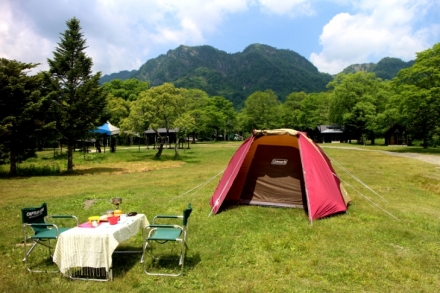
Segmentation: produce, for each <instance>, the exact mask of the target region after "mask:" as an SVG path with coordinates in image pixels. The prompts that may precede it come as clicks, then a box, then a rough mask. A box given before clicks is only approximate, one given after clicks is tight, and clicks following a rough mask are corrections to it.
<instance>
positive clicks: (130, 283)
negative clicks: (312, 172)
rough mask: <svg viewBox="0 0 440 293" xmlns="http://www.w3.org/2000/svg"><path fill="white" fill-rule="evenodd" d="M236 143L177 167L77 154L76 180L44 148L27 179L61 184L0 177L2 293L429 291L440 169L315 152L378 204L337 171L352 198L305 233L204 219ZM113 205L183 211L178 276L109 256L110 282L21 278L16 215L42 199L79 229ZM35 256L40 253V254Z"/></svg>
mask: <svg viewBox="0 0 440 293" xmlns="http://www.w3.org/2000/svg"><path fill="white" fill-rule="evenodd" d="M239 145H240V143H238V142H229V143H198V144H196V145H191V149H185V150H183V149H182V150H180V158H179V159H178V160H176V159H174V151H173V150H165V151H164V154H163V156H162V158H161V159H160V160H156V159H154V154H155V150H152V149H150V150H146V149H145V148H142V149H141V150H140V151H139V150H138V148H137V147H133V148H122V147H121V148H119V149H118V150H117V151H116V153H105V154H104V153H101V154H96V153H91V154H87V155H85V156H84V155H83V154H82V153H75V158H74V164H75V165H76V166H75V168H74V169H75V174H73V175H63V172H62V171H63V170H64V169H65V165H66V161H67V160H66V158H65V157H63V155H59V156H57V157H56V158H53V151H47V152H42V153H40V154H39V158H38V159H33V160H30V161H29V162H27V163H24V164H22V165H21V166H20V167H21V168H22V170H31V171H32V172H31V174H37V173H38V171H39V170H40V171H41V172H42V173H48V174H52V173H53V174H55V173H57V172H58V171H61V174H60V175H45V176H22V177H18V178H8V177H7V176H2V177H0V194H1V199H2V204H1V208H0V219H1V223H2V225H1V226H0V251H1V253H2V261H1V262H0V291H1V292H34V293H36V292H175V291H183V292H438V290H439V288H440V165H433V164H428V163H424V162H420V161H417V160H413V159H409V158H404V157H397V156H389V155H387V154H385V153H383V152H376V151H369V152H365V151H361V150H356V149H337V148H324V151H325V152H326V153H327V154H328V155H329V156H330V158H331V159H332V160H334V161H335V162H337V163H338V165H341V166H343V167H344V168H345V169H346V170H348V171H349V172H350V173H351V174H354V175H355V176H356V177H357V178H359V179H360V180H361V181H362V182H364V183H365V184H366V185H368V187H370V188H372V189H373V190H375V191H376V192H377V193H379V194H380V196H381V197H383V198H381V197H379V196H377V195H375V194H374V193H372V192H371V191H369V190H368V189H367V188H366V187H365V186H363V185H361V184H360V183H359V182H358V181H356V180H355V179H354V178H353V177H351V176H350V175H349V174H348V173H347V172H344V171H343V170H342V169H340V168H339V167H338V166H335V164H334V167H335V170H336V172H337V173H338V175H339V176H340V177H341V179H342V180H343V181H344V182H346V185H345V187H346V189H347V191H348V192H349V194H350V196H351V198H352V203H351V204H350V206H349V209H348V212H347V213H346V214H344V215H340V216H335V217H330V218H327V219H321V220H317V221H314V222H313V224H312V225H310V224H309V222H308V218H307V216H306V215H305V213H304V211H303V210H301V209H288V208H270V207H258V206H238V207H233V208H229V209H227V210H224V211H222V212H221V213H219V214H218V215H216V216H208V215H209V213H210V209H211V207H210V205H209V199H210V197H211V196H212V194H213V192H214V190H215V188H216V185H217V183H218V181H219V180H220V176H221V175H219V173H220V172H221V171H222V170H223V169H224V168H225V167H226V165H227V163H228V162H229V160H230V158H231V156H232V155H233V153H234V152H235V151H236V149H237V148H238V146H239ZM363 148H367V149H370V150H394V149H392V148H387V147H380V146H375V147H369V146H365V147H364V146H363ZM405 149H406V148H404V147H398V148H396V150H398V151H405ZM407 150H409V151H412V152H417V151H416V150H415V149H414V148H407ZM431 154H435V152H431ZM437 154H438V152H437ZM2 172H3V173H4V172H5V169H0V174H1V173H2ZM197 186H199V187H200V188H196V189H193V188H195V187H197ZM353 188H354V189H353ZM112 197H122V198H123V203H122V204H121V209H123V210H124V212H129V211H137V212H138V213H144V214H146V215H147V217H148V219H149V220H151V219H152V217H153V216H154V215H156V214H176V213H181V211H182V210H183V209H184V208H185V207H186V205H187V203H188V202H191V203H192V206H193V209H194V210H193V213H192V215H191V218H190V221H189V236H188V246H189V250H188V251H187V258H186V262H185V271H184V275H183V276H181V277H177V278H170V277H168V278H167V277H151V276H147V275H146V274H144V273H143V270H142V265H141V264H140V263H139V260H140V255H125V254H123V255H121V254H119V255H114V256H113V277H114V281H113V282H92V281H90V282H85V281H71V280H68V279H66V278H64V277H63V276H61V274H30V273H28V272H27V271H26V270H25V266H24V264H23V263H22V261H21V260H22V258H23V248H22V247H20V246H19V245H18V244H19V243H20V242H21V241H22V238H23V236H22V228H21V216H20V209H21V208H23V207H28V206H37V205H40V204H41V203H42V202H47V204H48V208H49V213H51V214H54V213H62V214H67V213H72V214H75V215H77V216H78V217H79V218H80V222H85V221H86V220H87V217H88V216H92V215H99V214H102V213H104V212H105V211H106V210H108V209H111V208H112V207H113V206H112V204H111V202H110V199H111V198H112ZM396 218H397V219H396ZM141 244H142V237H141V233H139V234H138V235H136V236H135V237H132V238H131V239H130V240H128V241H126V242H124V243H123V244H121V245H120V247H119V248H118V249H140V248H141ZM38 252H39V255H42V256H44V257H46V256H47V250H44V251H43V250H41V251H38ZM34 261H36V262H42V263H40V264H41V265H44V266H55V264H51V263H50V262H47V261H46V262H44V259H34Z"/></svg>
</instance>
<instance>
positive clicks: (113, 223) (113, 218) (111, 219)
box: [107, 216, 119, 225]
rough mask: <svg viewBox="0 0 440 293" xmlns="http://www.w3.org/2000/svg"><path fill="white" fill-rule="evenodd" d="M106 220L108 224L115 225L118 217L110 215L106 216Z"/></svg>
mask: <svg viewBox="0 0 440 293" xmlns="http://www.w3.org/2000/svg"><path fill="white" fill-rule="evenodd" d="M107 220H108V223H109V224H110V225H116V224H117V223H118V220H119V217H116V216H112V217H108V218H107Z"/></svg>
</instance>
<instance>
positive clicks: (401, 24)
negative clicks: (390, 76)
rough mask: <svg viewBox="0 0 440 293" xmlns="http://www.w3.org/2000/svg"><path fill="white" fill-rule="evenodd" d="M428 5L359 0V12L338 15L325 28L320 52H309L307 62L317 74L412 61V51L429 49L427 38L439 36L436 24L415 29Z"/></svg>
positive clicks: (398, 1) (400, 1)
mask: <svg viewBox="0 0 440 293" xmlns="http://www.w3.org/2000/svg"><path fill="white" fill-rule="evenodd" d="M431 4H432V2H429V1H410V0H389V1H381V0H362V1H359V2H357V7H358V8H359V9H361V11H360V12H359V13H357V14H353V15H351V14H348V13H340V14H338V15H336V16H334V17H333V18H332V20H331V21H330V22H329V23H328V24H326V25H325V26H324V28H323V31H322V34H321V36H320V43H321V45H322V51H321V52H320V53H312V54H311V55H310V60H311V61H312V62H313V64H314V65H315V66H316V67H318V69H319V70H320V71H322V72H328V73H331V74H335V73H338V72H340V71H342V70H343V69H344V68H345V67H346V66H348V65H350V64H354V63H367V62H370V60H372V59H373V60H376V59H381V58H383V57H387V56H389V57H397V58H401V59H403V60H410V59H414V58H415V57H416V56H415V52H419V51H422V50H425V49H426V48H427V47H429V44H428V40H429V38H430V37H431V36H432V35H435V34H437V35H438V33H439V30H438V25H435V24H433V25H429V26H427V27H422V28H419V29H414V27H415V24H416V23H417V22H419V21H420V20H421V19H423V17H424V15H425V14H426V12H427V11H428V10H427V9H429V6H430V5H431ZM434 5H435V4H434Z"/></svg>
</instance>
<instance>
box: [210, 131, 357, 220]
mask: <svg viewBox="0 0 440 293" xmlns="http://www.w3.org/2000/svg"><path fill="white" fill-rule="evenodd" d="M349 200H350V199H349V197H348V195H347V193H346V191H345V189H344V188H343V186H342V185H341V182H340V180H339V178H338V176H337V175H336V173H335V171H334V169H333V167H332V165H331V163H330V160H329V159H328V157H327V156H326V154H325V153H324V152H323V151H322V149H321V148H320V147H319V146H318V145H316V144H315V143H314V142H313V141H312V140H310V139H309V138H308V137H307V135H306V134H305V133H302V132H299V131H296V130H292V129H275V130H254V132H253V135H252V136H251V137H249V138H248V139H247V140H246V141H245V142H244V143H243V144H242V145H241V146H240V147H239V149H238V150H237V151H236V153H235V154H234V155H233V157H232V159H231V161H230V162H229V164H228V166H227V167H226V169H225V171H224V173H223V176H222V178H221V180H220V182H219V184H218V186H217V188H216V190H215V192H214V194H213V195H212V197H211V201H210V204H211V207H212V212H213V213H214V214H216V213H217V212H218V211H219V209H220V208H221V206H222V204H223V203H224V202H229V203H232V204H251V205H252V204H254V205H269V206H280V207H300V208H304V209H305V210H306V211H307V213H308V216H309V220H310V222H312V221H313V220H315V219H319V218H323V217H326V216H330V215H333V214H337V213H342V212H345V211H346V210H347V203H348V201H349Z"/></svg>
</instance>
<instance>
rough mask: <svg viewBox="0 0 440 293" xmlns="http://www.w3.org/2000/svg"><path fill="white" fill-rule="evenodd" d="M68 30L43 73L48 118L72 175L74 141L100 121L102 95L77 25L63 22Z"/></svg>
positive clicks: (102, 109)
mask: <svg viewBox="0 0 440 293" xmlns="http://www.w3.org/2000/svg"><path fill="white" fill-rule="evenodd" d="M66 24H67V27H68V29H67V30H66V31H65V32H64V33H62V34H61V36H62V37H61V38H60V39H61V42H60V43H58V47H57V48H56V49H55V52H53V53H54V57H53V59H48V60H47V61H48V63H49V68H50V69H49V71H48V72H47V73H46V78H47V81H48V82H49V84H50V89H51V92H50V94H49V98H50V99H51V100H52V103H51V114H52V115H53V116H54V119H55V121H56V128H57V130H58V131H59V133H60V135H61V136H62V138H63V140H64V141H66V142H67V172H69V173H70V172H72V171H73V166H74V165H73V149H74V146H75V142H76V141H77V140H80V139H83V138H85V137H87V136H88V135H89V134H90V131H91V130H93V129H94V128H96V126H99V125H100V124H101V123H102V122H103V121H102V117H103V115H104V114H103V113H104V108H105V105H106V100H105V95H104V93H103V91H102V88H101V86H100V85H99V79H100V78H101V72H98V73H96V74H95V75H92V65H93V62H92V58H90V57H88V56H87V55H86V53H85V49H86V48H87V47H86V40H85V39H84V38H83V34H82V33H81V27H80V22H79V20H78V19H76V18H72V19H70V20H68V21H67V22H66Z"/></svg>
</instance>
